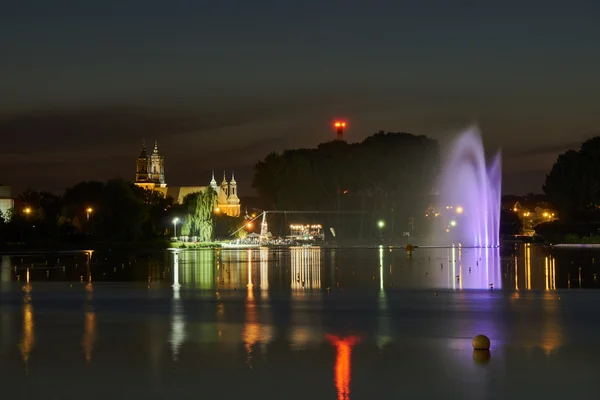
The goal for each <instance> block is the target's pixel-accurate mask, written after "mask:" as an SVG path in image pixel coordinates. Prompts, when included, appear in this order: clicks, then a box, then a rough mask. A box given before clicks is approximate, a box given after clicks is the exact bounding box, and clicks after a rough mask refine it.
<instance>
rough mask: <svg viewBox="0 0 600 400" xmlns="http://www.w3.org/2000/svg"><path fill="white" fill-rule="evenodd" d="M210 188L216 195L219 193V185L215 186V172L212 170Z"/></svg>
mask: <svg viewBox="0 0 600 400" xmlns="http://www.w3.org/2000/svg"><path fill="white" fill-rule="evenodd" d="M209 185H210V187H211V188H213V190H214V191H215V192H217V193H219V185H218V184H217V181H216V180H215V170H214V169H213V171H212V176H211V179H210V184H209Z"/></svg>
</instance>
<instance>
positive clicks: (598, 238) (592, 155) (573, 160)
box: [536, 136, 600, 243]
mask: <svg viewBox="0 0 600 400" xmlns="http://www.w3.org/2000/svg"><path fill="white" fill-rule="evenodd" d="M543 191H544V193H545V194H546V196H547V198H548V201H549V203H550V204H552V205H553V206H554V207H555V208H556V209H557V211H558V213H559V217H560V218H559V220H557V221H554V222H549V223H545V224H540V225H538V226H537V227H536V232H537V233H540V234H542V235H544V236H548V237H551V238H552V239H554V240H556V241H560V240H564V239H565V237H568V238H569V240H567V241H573V242H580V243H583V242H594V243H596V242H600V136H596V137H593V138H590V139H588V140H586V141H585V142H583V143H582V144H581V147H580V148H579V149H577V150H567V151H566V152H564V153H562V154H560V155H559V156H558V158H557V159H556V162H555V163H554V165H553V166H552V169H551V170H550V172H549V173H548V174H547V175H546V179H545V182H544V186H543ZM585 237H587V239H585V240H583V241H582V238H585Z"/></svg>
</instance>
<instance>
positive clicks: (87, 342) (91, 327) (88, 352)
mask: <svg viewBox="0 0 600 400" xmlns="http://www.w3.org/2000/svg"><path fill="white" fill-rule="evenodd" d="M95 342H96V313H95V312H94V310H93V308H92V307H91V306H90V307H89V309H88V311H86V312H85V316H84V327H83V340H82V346H83V353H84V354H85V360H86V361H87V362H88V363H89V362H90V361H91V360H92V351H93V350H94V344H95Z"/></svg>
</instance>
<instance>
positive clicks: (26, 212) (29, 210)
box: [23, 207, 31, 215]
mask: <svg viewBox="0 0 600 400" xmlns="http://www.w3.org/2000/svg"><path fill="white" fill-rule="evenodd" d="M23 212H24V213H25V215H29V214H31V208H29V207H25V209H24V210H23Z"/></svg>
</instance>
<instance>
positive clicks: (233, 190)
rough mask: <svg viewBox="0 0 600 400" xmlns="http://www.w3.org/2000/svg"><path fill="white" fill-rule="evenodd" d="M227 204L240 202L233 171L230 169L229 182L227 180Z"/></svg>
mask: <svg viewBox="0 0 600 400" xmlns="http://www.w3.org/2000/svg"><path fill="white" fill-rule="evenodd" d="M227 204H231V205H236V204H240V199H239V198H238V195H237V182H236V181H235V176H234V174H233V171H231V182H229V196H227Z"/></svg>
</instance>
